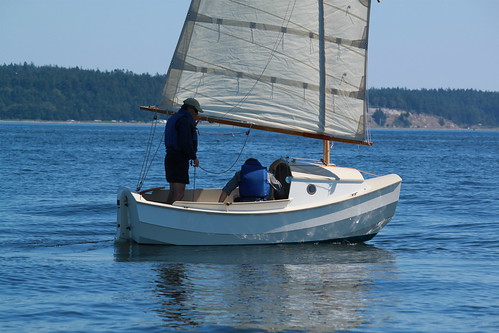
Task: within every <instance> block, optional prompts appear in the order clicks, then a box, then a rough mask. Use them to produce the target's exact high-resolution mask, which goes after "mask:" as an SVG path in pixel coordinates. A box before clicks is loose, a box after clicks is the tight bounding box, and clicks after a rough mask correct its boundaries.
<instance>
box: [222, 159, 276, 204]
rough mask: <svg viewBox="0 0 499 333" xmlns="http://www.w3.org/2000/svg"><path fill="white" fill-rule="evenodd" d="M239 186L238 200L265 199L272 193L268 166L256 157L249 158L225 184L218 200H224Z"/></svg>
mask: <svg viewBox="0 0 499 333" xmlns="http://www.w3.org/2000/svg"><path fill="white" fill-rule="evenodd" d="M238 186H239V195H240V197H239V200H238V201H258V200H265V199H266V198H267V197H268V195H269V194H270V184H269V182H268V175H267V168H265V167H264V166H262V165H261V164H260V162H259V161H258V160H257V159H256V158H248V159H247V160H246V161H245V162H244V164H243V165H242V166H241V170H240V171H237V172H236V174H235V175H234V177H232V179H231V180H229V182H228V183H227V184H226V185H225V187H224V188H223V190H222V193H221V194H220V198H219V199H218V202H224V201H225V199H226V198H227V196H229V195H230V194H231V193H232V191H234V190H235V189H236V187H238Z"/></svg>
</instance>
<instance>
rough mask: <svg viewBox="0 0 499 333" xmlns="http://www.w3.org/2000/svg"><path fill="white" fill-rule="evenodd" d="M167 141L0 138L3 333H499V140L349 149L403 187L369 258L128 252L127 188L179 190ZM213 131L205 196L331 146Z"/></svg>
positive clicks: (349, 249)
mask: <svg viewBox="0 0 499 333" xmlns="http://www.w3.org/2000/svg"><path fill="white" fill-rule="evenodd" d="M162 126H163V125H159V126H158V127H157V128H156V129H154V128H153V127H152V126H149V125H118V124H116V125H114V124H78V123H74V124H73V123H67V124H66V123H64V124H46V123H0V148H1V150H0V180H1V181H0V184H1V186H0V189H1V190H0V191H1V193H2V196H1V200H0V249H1V251H0V299H1V302H0V331H1V332H170V331H176V330H181V331H193V332H336V331H346V332H494V331H495V332H497V331H499V260H498V258H499V180H498V179H499V178H498V172H497V171H498V167H499V163H498V160H499V132H497V131H464V130H462V131H431V130H373V131H372V132H371V134H372V139H373V141H374V143H375V144H374V146H372V147H364V146H354V145H348V144H336V145H335V146H334V147H333V150H332V162H333V163H335V164H337V165H340V166H349V167H354V168H357V169H359V170H362V171H366V172H369V173H373V174H379V175H382V174H388V173H397V174H399V175H400V176H401V177H402V178H403V185H402V192H401V196H400V202H399V206H398V208H397V212H396V214H395V217H394V219H393V220H392V221H391V222H390V223H389V224H388V225H387V226H386V227H385V229H383V230H382V231H381V232H380V233H379V234H378V235H377V236H376V237H375V238H374V239H372V240H371V241H369V242H366V243H365V244H355V245H354V244H350V245H346V244H303V245H278V246H242V247H230V246H229V247H175V246H143V245H137V244H129V243H124V244H115V242H114V236H115V231H116V194H117V190H118V187H119V186H127V187H130V188H133V189H135V188H136V187H137V185H138V184H139V175H140V173H141V170H143V171H144V170H145V172H144V173H147V177H146V180H145V181H144V183H143V185H142V189H145V188H152V187H157V186H164V185H165V180H164V172H163V166H162V165H163V162H162V159H163V154H164V151H163V147H162V146H161V140H160V137H161V134H162V131H163V127H162ZM199 129H200V143H199V147H200V151H199V159H200V161H201V166H202V167H203V169H196V172H195V173H194V172H191V184H190V186H191V188H192V187H196V188H201V187H222V186H223V185H224V184H225V182H226V181H227V180H228V179H230V177H231V176H232V174H233V173H234V172H235V171H236V170H237V168H239V166H240V165H241V163H242V162H243V161H244V160H245V159H246V158H248V157H257V158H259V159H260V160H261V161H262V162H263V163H264V164H265V165H269V164H270V163H271V162H272V161H273V160H275V159H277V158H279V157H283V156H292V157H300V158H311V159H319V158H320V157H321V154H322V143H321V142H320V141H317V140H312V139H303V138H299V137H293V136H284V135H279V134H273V133H266V132H261V131H257V130H252V131H251V132H250V133H249V135H246V130H245V129H240V128H232V127H218V126H200V127H199ZM150 139H151V142H152V144H151V145H150V146H148V142H149V141H150ZM148 147H149V148H148ZM147 152H149V157H150V158H151V159H152V162H151V163H149V162H147V163H145V164H144V163H143V161H144V156H146V155H147V154H146V153H147ZM232 165H234V167H233V168H232V169H230V167H231V166H232ZM227 169H230V170H229V171H228V172H226V173H223V174H214V172H216V173H219V172H222V171H225V170H227Z"/></svg>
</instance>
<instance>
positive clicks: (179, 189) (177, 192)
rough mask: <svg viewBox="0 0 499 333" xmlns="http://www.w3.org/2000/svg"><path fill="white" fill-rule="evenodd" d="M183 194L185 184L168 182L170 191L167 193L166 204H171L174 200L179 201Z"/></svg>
mask: <svg viewBox="0 0 499 333" xmlns="http://www.w3.org/2000/svg"><path fill="white" fill-rule="evenodd" d="M184 194H185V184H182V183H170V193H169V194H168V200H167V201H166V203H167V204H170V205H171V204H172V203H174V202H175V201H180V200H182V199H183V198H184Z"/></svg>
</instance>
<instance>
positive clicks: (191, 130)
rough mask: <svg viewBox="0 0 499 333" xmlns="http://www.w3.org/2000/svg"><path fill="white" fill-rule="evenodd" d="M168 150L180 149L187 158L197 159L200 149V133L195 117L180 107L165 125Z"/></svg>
mask: <svg viewBox="0 0 499 333" xmlns="http://www.w3.org/2000/svg"><path fill="white" fill-rule="evenodd" d="M165 147H166V151H167V152H168V151H171V150H175V151H180V152H182V153H183V154H184V155H185V157H186V158H188V159H190V160H195V159H196V158H197V157H196V153H197V150H198V134H197V131H196V123H195V121H194V118H193V117H192V115H191V114H190V113H189V111H187V110H185V109H180V110H179V111H178V112H177V113H175V114H174V115H173V116H171V117H170V119H168V121H167V122H166V126H165Z"/></svg>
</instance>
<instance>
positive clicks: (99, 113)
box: [0, 63, 499, 127]
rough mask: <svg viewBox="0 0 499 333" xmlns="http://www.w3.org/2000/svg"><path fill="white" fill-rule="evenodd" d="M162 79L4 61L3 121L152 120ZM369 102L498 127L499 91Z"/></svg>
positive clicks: (376, 92) (425, 93) (379, 92)
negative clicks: (150, 108)
mask: <svg viewBox="0 0 499 333" xmlns="http://www.w3.org/2000/svg"><path fill="white" fill-rule="evenodd" d="M164 80H165V76H164V75H159V74H156V75H149V74H134V73H132V72H130V71H125V70H114V71H99V70H86V69H80V68H78V67H75V68H61V67H57V66H39V67H38V66H35V65H33V64H27V63H24V64H10V65H0V120H44V121H67V120H76V121H92V120H103V121H110V120H117V121H127V122H128V121H149V120H151V114H150V113H149V112H144V111H141V110H139V109H138V106H139V105H151V104H156V103H157V102H158V101H159V97H160V94H161V90H162V88H163V84H164ZM369 105H370V108H371V110H373V111H374V110H375V112H374V114H373V116H374V118H375V120H376V119H377V120H379V121H381V120H382V119H383V116H384V115H383V112H382V111H381V108H388V109H396V110H401V111H406V112H413V113H424V114H430V115H435V116H438V117H441V118H445V119H448V120H451V121H453V122H454V123H456V124H458V125H460V126H474V125H479V124H481V125H483V126H488V127H499V92H487V91H479V90H473V89H420V90H411V89H405V88H371V89H369ZM400 125H401V126H404V121H403V119H402V120H401V122H400Z"/></svg>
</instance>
